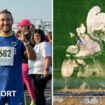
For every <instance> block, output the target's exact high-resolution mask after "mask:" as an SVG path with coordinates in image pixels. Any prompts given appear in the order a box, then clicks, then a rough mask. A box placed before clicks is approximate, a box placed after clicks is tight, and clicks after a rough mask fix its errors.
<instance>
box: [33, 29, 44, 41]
mask: <svg viewBox="0 0 105 105" xmlns="http://www.w3.org/2000/svg"><path fill="white" fill-rule="evenodd" d="M35 33H38V34H40V36H41V41H40V42H43V41H45V33H44V31H43V30H41V29H35V31H34V34H35Z"/></svg>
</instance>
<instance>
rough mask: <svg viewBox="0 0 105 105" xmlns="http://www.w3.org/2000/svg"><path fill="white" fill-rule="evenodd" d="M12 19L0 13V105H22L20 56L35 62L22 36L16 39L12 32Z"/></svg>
mask: <svg viewBox="0 0 105 105" xmlns="http://www.w3.org/2000/svg"><path fill="white" fill-rule="evenodd" d="M12 25H13V17H12V14H11V12H10V11H8V10H2V11H0V93H1V92H2V91H3V92H5V93H8V92H9V94H5V95H1V94H0V105H5V103H8V105H24V90H23V83H22V70H21V66H22V55H23V54H24V52H26V54H27V57H28V59H31V60H35V59H36V54H35V51H34V50H33V48H32V47H31V46H30V43H29V41H28V40H27V39H26V38H25V37H24V35H23V34H20V33H18V35H17V37H16V35H15V34H14V32H13V31H12Z"/></svg>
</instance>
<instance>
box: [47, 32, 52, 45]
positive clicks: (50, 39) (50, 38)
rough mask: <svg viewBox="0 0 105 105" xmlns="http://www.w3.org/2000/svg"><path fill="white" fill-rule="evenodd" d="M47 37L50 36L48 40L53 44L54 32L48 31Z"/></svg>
mask: <svg viewBox="0 0 105 105" xmlns="http://www.w3.org/2000/svg"><path fill="white" fill-rule="evenodd" d="M47 37H48V42H49V43H51V44H52V32H51V31H50V32H48V33H47Z"/></svg>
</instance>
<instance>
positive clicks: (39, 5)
mask: <svg viewBox="0 0 105 105" xmlns="http://www.w3.org/2000/svg"><path fill="white" fill-rule="evenodd" d="M3 9H8V10H9V11H11V13H12V15H13V18H14V21H15V22H20V21H21V20H22V19H24V18H26V19H42V20H43V21H52V0H1V1H0V10H3Z"/></svg>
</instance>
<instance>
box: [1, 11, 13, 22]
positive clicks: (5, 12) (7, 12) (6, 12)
mask: <svg viewBox="0 0 105 105" xmlns="http://www.w3.org/2000/svg"><path fill="white" fill-rule="evenodd" d="M3 13H4V14H9V15H10V16H11V19H12V21H13V16H12V14H11V12H10V11H8V10H7V9H5V10H2V11H0V14H3Z"/></svg>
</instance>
